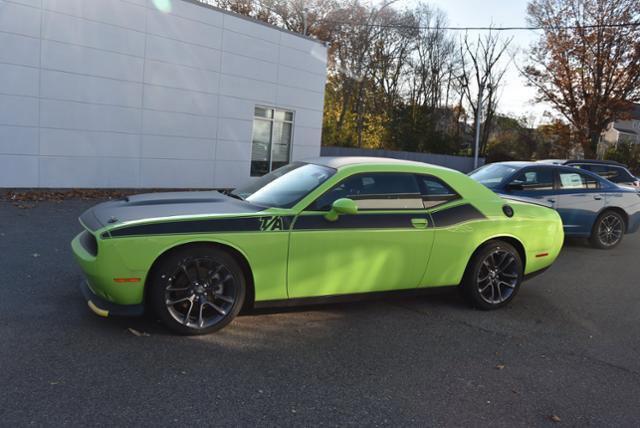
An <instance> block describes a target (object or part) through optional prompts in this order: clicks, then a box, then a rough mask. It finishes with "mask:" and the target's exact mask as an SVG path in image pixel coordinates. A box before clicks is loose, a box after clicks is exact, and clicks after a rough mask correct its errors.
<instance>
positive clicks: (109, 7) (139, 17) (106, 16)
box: [82, 0, 146, 30]
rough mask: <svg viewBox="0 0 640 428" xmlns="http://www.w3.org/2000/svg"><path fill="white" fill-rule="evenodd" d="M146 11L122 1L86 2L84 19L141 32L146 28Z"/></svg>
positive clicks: (89, 0) (91, 0) (83, 13)
mask: <svg viewBox="0 0 640 428" xmlns="http://www.w3.org/2000/svg"><path fill="white" fill-rule="evenodd" d="M145 14H146V9H145V8H144V7H141V6H138V5H135V4H132V3H128V2H124V1H120V0H106V1H105V0H99V1H96V0H85V3H84V7H83V9H82V17H83V18H86V19H89V20H93V21H98V22H104V23H107V24H111V25H117V26H120V27H126V28H131V29H133V30H141V29H143V28H144V26H145Z"/></svg>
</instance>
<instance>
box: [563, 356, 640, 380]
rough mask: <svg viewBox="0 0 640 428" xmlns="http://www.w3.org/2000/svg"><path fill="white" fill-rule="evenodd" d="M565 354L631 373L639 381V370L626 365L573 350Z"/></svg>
mask: <svg viewBox="0 0 640 428" xmlns="http://www.w3.org/2000/svg"><path fill="white" fill-rule="evenodd" d="M565 355H568V356H570V357H574V358H584V359H586V360H589V361H591V362H593V363H596V364H600V365H603V366H606V367H610V368H612V369H616V370H618V371H622V372H624V373H627V374H630V375H632V376H633V377H635V378H638V380H639V381H640V372H638V371H636V370H633V369H630V368H627V367H624V366H621V365H619V364H615V363H611V362H609V361H606V360H602V359H600V358H596V357H592V356H590V355H586V354H578V353H575V352H565Z"/></svg>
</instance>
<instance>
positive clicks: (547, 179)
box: [509, 168, 553, 191]
mask: <svg viewBox="0 0 640 428" xmlns="http://www.w3.org/2000/svg"><path fill="white" fill-rule="evenodd" d="M509 184H515V185H518V186H522V189H523V190H536V191H543V190H553V169H552V168H533V169H527V170H525V171H521V172H519V173H518V174H516V175H515V177H514V178H513V179H512V180H511V182H510V183H509Z"/></svg>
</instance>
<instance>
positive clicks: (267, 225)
mask: <svg viewBox="0 0 640 428" xmlns="http://www.w3.org/2000/svg"><path fill="white" fill-rule="evenodd" d="M283 229H284V227H283V225H282V217H260V230H261V231H262V232H270V231H274V230H283Z"/></svg>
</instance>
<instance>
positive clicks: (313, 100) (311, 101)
mask: <svg viewBox="0 0 640 428" xmlns="http://www.w3.org/2000/svg"><path fill="white" fill-rule="evenodd" d="M323 100H324V94H322V93H319V92H312V91H307V90H305V89H298V88H288V87H287V88H284V87H282V86H280V87H279V88H278V95H277V97H276V103H277V104H278V105H281V106H291V107H300V108H304V109H309V110H311V109H318V110H322V103H323Z"/></svg>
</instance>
